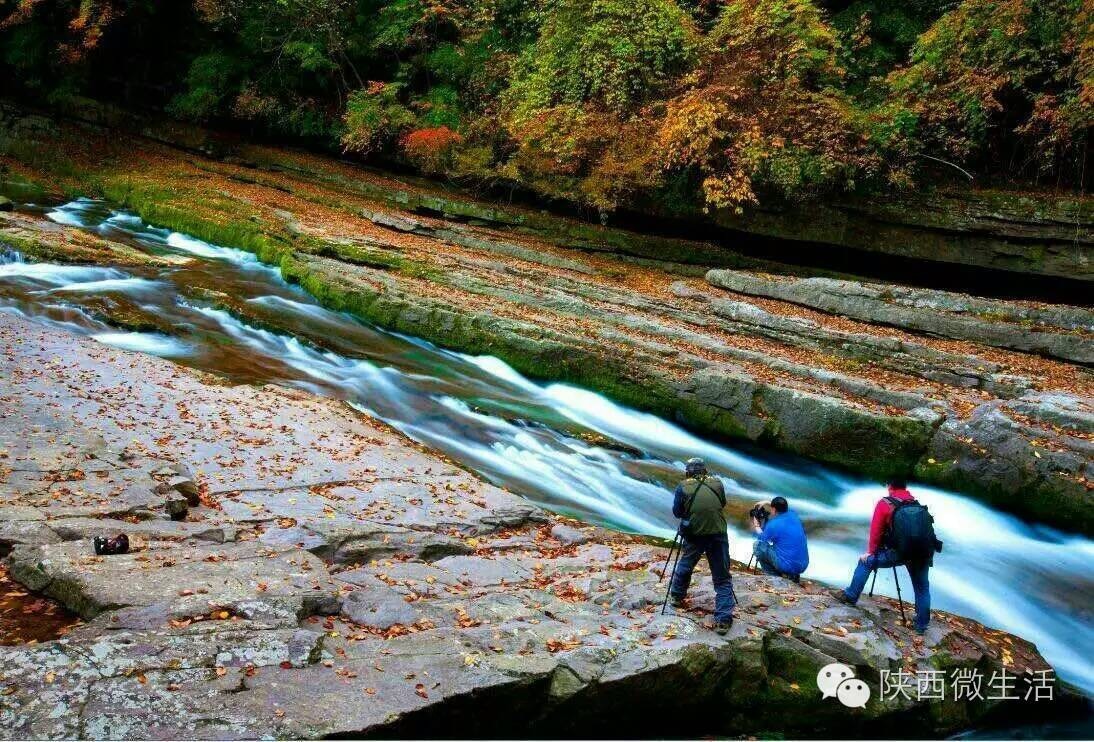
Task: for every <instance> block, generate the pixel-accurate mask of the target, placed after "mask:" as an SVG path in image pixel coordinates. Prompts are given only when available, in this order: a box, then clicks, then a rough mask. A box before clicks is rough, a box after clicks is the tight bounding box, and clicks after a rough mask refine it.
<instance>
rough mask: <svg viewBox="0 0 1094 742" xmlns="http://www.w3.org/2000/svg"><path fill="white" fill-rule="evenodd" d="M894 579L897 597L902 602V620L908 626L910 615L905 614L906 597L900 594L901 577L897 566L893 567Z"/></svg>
mask: <svg viewBox="0 0 1094 742" xmlns="http://www.w3.org/2000/svg"><path fill="white" fill-rule="evenodd" d="M893 581H894V582H896V599H897V601H898V602H899V603H900V622H901V624H903V625H904V626H907V625H908V617H907V616H906V615H905V614H904V597H903V596H902V595H901V594H900V579H899V578H898V577H897V574H896V567H893Z"/></svg>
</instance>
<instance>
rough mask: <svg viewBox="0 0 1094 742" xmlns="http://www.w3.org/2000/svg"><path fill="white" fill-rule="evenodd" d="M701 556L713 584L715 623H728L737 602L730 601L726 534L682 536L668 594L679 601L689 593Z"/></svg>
mask: <svg viewBox="0 0 1094 742" xmlns="http://www.w3.org/2000/svg"><path fill="white" fill-rule="evenodd" d="M704 555H705V556H706V558H707V564H709V565H710V576H711V579H712V580H713V581H714V620H715V621H718V622H720V623H728V622H729V621H731V620H732V619H733V606H734V605H736V603H737V602H736V601H735V600H734V599H733V578H731V577H730V576H729V537H728V536H727V535H726V534H724V533H723V534H720V535H716V536H689V537H687V538H683V537H681V539H680V562H679V563H678V564H677V565H676V571H675V572H673V573H672V585H671V587H670V588H669V592H670V593H671V594H672V596H673V597H674V598H681V599H682V598H683V597H684V596H685V595H687V594H688V586H690V585H691V573H692V572H694V571H695V565H696V564H698V563H699V558H700V557H702V556H704Z"/></svg>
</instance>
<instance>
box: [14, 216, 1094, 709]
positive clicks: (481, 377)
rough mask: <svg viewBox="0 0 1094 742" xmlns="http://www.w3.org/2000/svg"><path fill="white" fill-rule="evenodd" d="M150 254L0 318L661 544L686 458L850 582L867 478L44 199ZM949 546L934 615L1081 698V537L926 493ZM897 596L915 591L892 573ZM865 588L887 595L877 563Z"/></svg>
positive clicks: (58, 285)
mask: <svg viewBox="0 0 1094 742" xmlns="http://www.w3.org/2000/svg"><path fill="white" fill-rule="evenodd" d="M39 210H40V211H42V212H43V213H46V214H47V215H48V216H49V218H50V219H52V220H53V221H55V222H57V223H59V224H64V225H67V226H70V227H73V228H78V229H86V230H92V231H95V232H97V233H99V234H100V235H102V236H104V237H107V238H109V239H111V240H115V241H120V242H124V243H126V244H129V245H132V246H134V247H137V248H139V249H141V250H143V251H145V252H147V253H149V254H152V255H159V256H174V257H176V258H179V259H185V260H178V261H176V263H175V264H171V265H167V266H157V267H140V268H132V267H125V268H123V267H119V266H112V265H101V266H71V265H53V264H40V263H39V264H35V263H29V262H24V261H22V260H21V259H20V257H19V256H18V255H16V254H9V255H7V257H6V258H5V261H6V262H4V264H2V265H0V311H6V312H13V313H17V314H20V315H24V316H27V317H30V318H33V319H35V320H37V321H40V322H44V323H49V324H52V325H55V326H61V327H64V328H66V329H67V330H70V331H72V332H75V333H79V334H82V335H87V336H90V337H93V338H94V339H96V340H98V341H100V342H102V343H105V344H108V345H112V346H114V347H119V348H125V349H128V350H137V351H142V352H147V353H151V354H154V355H157V356H161V357H165V358H169V359H171V360H173V361H176V362H178V363H182V364H185V365H187V366H191V367H195V368H199V369H203V370H207V371H211V372H214V373H217V374H219V375H222V376H224V377H226V378H228V379H230V380H232V381H236V382H240V383H278V384H283V385H286V386H294V387H297V388H301V389H305V390H307V391H310V392H314V393H317V394H321V395H324V396H331V397H336V398H339V399H343V400H345V401H346V402H347V403H348V404H350V405H352V406H354V407H355V408H357V409H359V410H360V411H362V412H363V413H366V414H370V415H374V416H376V417H378V418H380V419H382V420H384V421H385V422H387V423H389V424H390V425H392V426H394V427H396V428H398V429H399V430H401V431H402V432H403V433H405V434H406V435H408V436H410V437H412V438H414V439H416V440H418V441H420V442H422V443H424V444H426V445H428V446H431V447H433V448H435V449H437V450H439V451H442V452H443V453H445V454H447V455H448V456H450V457H452V458H453V459H455V460H457V461H459V462H461V463H463V464H464V465H465V466H467V467H469V468H471V469H473V470H474V471H476V472H478V473H480V474H481V475H483V476H484V477H486V478H487V479H489V480H490V481H492V482H494V483H496V484H499V485H502V486H505V487H508V488H509V489H511V490H513V491H514V492H518V493H519V494H522V495H524V496H526V497H528V498H530V499H532V500H534V501H536V502H537V503H540V504H542V505H544V506H545V507H548V508H550V509H552V510H555V511H557V512H561V513H565V514H569V515H573V516H576V517H579V518H582V519H584V520H587V521H590V522H596V523H601V524H604V525H609V526H612V527H615V528H619V529H623V530H628V531H633V532H636V533H645V534H654V535H660V536H665V537H670V538H671V535H672V530H673V527H674V524H673V520H672V517H671V513H670V511H669V503H670V499H671V488H672V486H673V485H674V484H675V480H676V479H677V478H678V476H679V472H680V470H681V468H682V461H683V460H684V459H686V458H688V457H690V456H696V455H697V456H701V457H703V458H704V459H706V460H707V462H708V464H709V465H710V467H711V469H712V470H713V471H715V472H716V473H717V474H719V475H720V476H722V477H723V478H724V479H725V482H726V485H727V492H728V494H729V495H730V497H731V500H732V502H733V503H734V506H735V508H736V511H737V513H738V515H739V517H738V519H737V520H736V522H734V523H733V524H732V528H733V531H732V533H731V537H732V539H731V545H732V546H731V548H732V551H733V555H734V557H735V558H737V559H739V560H741V561H746V560H747V558H748V554H749V551H750V539H749V537H748V536H747V534H746V533H745V531H744V521H745V513H746V512H747V510H748V509H749V507H750V506H751V505H752V503H754V502H755V501H757V500H760V499H769V498H770V497H771V496H773V495H774V494H781V495H783V496H785V497H787V499H788V500H790V502H791V506H792V507H794V508H795V509H797V510H798V512H799V513H800V514H801V516H802V519H803V521H804V522H805V524H806V528H807V529H808V531H809V534H810V555H811V564H810V568H809V571H808V572H807V573H806V577H809V578H812V579H816V580H820V581H823V582H827V583H830V584H833V585H837V584H843V583H844V582H845V581H846V580H847V579H848V578H849V576H850V572H851V569H852V566H853V563H854V560H855V558H856V557H857V555H858V554H859V553H861V551H862V549H863V546H864V540H865V531H866V527H867V524H868V521H869V515H870V512H871V511H872V508H873V504H874V502H875V500H876V498H877V497H878V496H879V495H880V494H881V490H880V489H879V486H878V485H877V484H876V483H871V482H867V481H863V480H861V479H857V478H855V477H853V476H848V475H846V474H844V473H841V472H838V471H834V470H832V469H829V468H826V467H824V466H821V465H819V464H816V463H814V462H811V461H809V460H807V459H801V458H794V457H789V456H781V455H778V456H777V455H774V454H771V453H769V452H766V451H762V450H758V449H753V448H746V447H743V446H740V445H736V444H734V445H727V444H725V443H724V442H716V441H711V440H704V439H702V438H700V437H697V436H695V435H693V434H691V433H689V432H688V431H686V430H683V429H682V428H680V427H677V426H675V425H673V424H671V423H670V422H667V421H665V420H663V419H660V418H657V417H654V416H651V415H648V414H645V413H640V412H637V411H634V410H631V409H628V408H626V407H622V406H620V405H617V404H615V403H613V402H612V401H610V400H608V399H606V398H604V397H602V396H600V395H598V394H595V393H592V392H590V391H587V390H583V389H579V388H575V387H573V386H568V385H563V384H551V383H549V382H547V383H543V382H534V381H531V380H529V379H527V378H525V377H523V376H521V375H520V374H518V373H516V372H515V371H514V370H512V369H511V368H509V367H508V366H506V365H505V364H504V363H502V362H501V361H499V360H497V359H495V358H492V357H483V356H480V357H472V356H467V355H462V354H459V353H453V352H450V351H446V350H443V349H441V348H438V347H436V346H433V345H431V344H429V343H426V342H423V341H420V340H417V339H415V338H410V337H405V336H400V335H395V334H391V333H388V332H385V331H382V330H380V329H377V328H375V327H371V326H369V325H366V324H364V323H362V322H359V321H357V320H355V319H354V318H352V317H350V316H347V315H345V314H340V313H334V312H330V311H328V310H326V309H324V308H323V307H321V306H319V305H318V304H317V303H316V302H315V301H314V300H313V299H312V298H311V297H310V296H308V295H307V294H306V293H305V292H303V291H302V290H300V289H299V288H298V287H295V286H292V285H290V284H288V283H286V282H285V281H284V280H282V278H281V276H280V273H279V271H277V270H276V269H275V268H271V267H268V266H265V265H262V264H261V263H259V262H258V260H257V259H256V258H255V257H254V256H253V255H251V254H249V253H246V252H242V251H239V250H235V249H230V248H224V247H219V246H216V245H211V244H208V243H206V242H202V241H200V240H197V239H194V238H192V237H190V236H187V235H184V234H180V233H178V232H171V231H168V230H165V229H159V228H155V227H152V226H150V225H147V224H145V223H144V222H143V221H141V220H140V219H139V218H138V217H136V216H133V215H131V214H126V213H124V212H120V211H118V210H115V209H113V208H111V207H110V206H109V205H108V204H105V203H102V202H97V201H91V200H86V199H81V200H78V201H75V202H72V203H69V204H65V205H63V206H60V207H57V208H53V209H39ZM913 491H914V492H915V493H916V494H917V495H918V496H919V497H920V499H921V500H923V501H924V502H925V503H926V504H927V505H929V506H930V508H931V511H932V512H933V513H934V514H935V517H936V519H937V524H936V525H937V528H938V531H939V536H940V538H942V539H943V541H944V542H945V544H946V547H945V551H944V552H943V554H942V555H941V556H940V557H939V558H938V560H937V562H936V568H935V569H934V570H933V571H932V574H931V577H932V593H933V597H934V606H935V607H936V608H940V609H945V610H951V611H954V612H956V613H961V614H964V615H968V616H971V617H973V618H976V619H978V620H980V621H982V622H984V623H986V624H988V625H991V626H995V627H998V628H1001V629H1005V630H1007V631H1010V632H1013V633H1016V634H1019V635H1021V636H1023V637H1025V638H1028V639H1030V640H1032V641H1034V642H1036V644H1037V645H1038V647H1039V648H1040V650H1041V651H1042V652H1043V653H1044V655H1045V656H1046V657H1047V658H1048V659H1049V661H1050V662H1052V663H1053V664H1054V665H1055V666H1056V667H1057V669H1058V670H1059V672H1060V673H1061V675H1062V676H1063V677H1064V678H1065V679H1067V680H1069V681H1070V682H1073V683H1075V684H1077V685H1079V686H1080V687H1082V688H1083V689H1084V690H1086V691H1087V692H1088V693H1090V692H1094V668H1092V667H1091V663H1090V660H1089V658H1090V657H1091V656H1094V629H1092V625H1094V605H1092V600H1091V597H1090V596H1091V595H1092V594H1094V589H1092V588H1094V579H1092V577H1091V574H1090V570H1089V565H1090V563H1091V558H1092V557H1094V542H1091V541H1090V540H1088V539H1085V538H1082V537H1079V536H1075V535H1069V534H1066V533H1063V532H1060V531H1058V530H1055V529H1051V528H1048V527H1045V526H1041V525H1038V524H1031V523H1025V522H1022V521H1020V520H1018V519H1016V518H1014V517H1012V516H1009V515H1006V514H1003V513H999V512H995V511H993V510H991V509H990V508H989V507H987V506H985V505H983V504H980V503H978V502H976V501H974V500H971V499H969V498H967V497H963V496H960V495H956V494H953V493H949V492H944V491H940V490H936V489H929V488H926V487H913ZM902 584H903V590H904V593H905V595H907V594H908V593H910V585H909V584H908V583H907V579H906V576H905V577H904V579H903V580H902ZM877 589H878V591H879V592H881V593H883V594H887V595H891V596H895V595H896V590H895V586H894V585H893V581H892V574H891V573H890V574H883V575H882V576H881V577H880V578H879V580H878V584H877Z"/></svg>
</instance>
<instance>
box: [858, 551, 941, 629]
mask: <svg viewBox="0 0 1094 742" xmlns="http://www.w3.org/2000/svg"><path fill="white" fill-rule="evenodd" d="M900 565H904V568H905V569H907V570H908V577H909V578H910V579H911V581H912V590H913V591H914V592H915V628H916V630H917V631H926V630H927V624H928V623H930V620H931V585H930V580H929V579H928V576H927V575H928V572H930V569H931V567H930V565H929V564H927V563H925V562H924V563H918V564H905V563H904V562H902V561H901V560H900V557H899V556H898V555H897V553H896V552H895V551H893V550H892V549H878V552H877V554H874V555H873V556H870V557H867V558H866V561H865V562H862V561H860V562H856V563H855V575H854V577H852V578H851V584H850V585H848V586H847V589H846V590H844V591H843V592H844V593H846V594H847V597H848V598H850V599H851V601H852V602H857V601H858V599H859V596H860V595H862V590H863V588H865V587H866V580H867V579H869V577H870V573H871V572H873V571H874V570H875V569H888V568H889V567H898V566H900Z"/></svg>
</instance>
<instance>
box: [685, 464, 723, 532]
mask: <svg viewBox="0 0 1094 742" xmlns="http://www.w3.org/2000/svg"><path fill="white" fill-rule="evenodd" d="M682 486H683V489H684V495H685V496H686V497H687V498H688V499H687V505H686V506H685V507H684V513H685V514H686V516H685V517H686V520H687V521H688V524H687V526H686V527H684V528H683V533H684V535H685V536H717V535H718V534H723V533H725V532H726V527H727V525H728V524H727V523H726V516H725V513H723V512H722V508H724V507H725V506H726V493H725V490H724V489H723V487H722V482H721V480H719V479H718V478H717V477H702V478H701V479H685V480H684V482H683V485H682Z"/></svg>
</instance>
